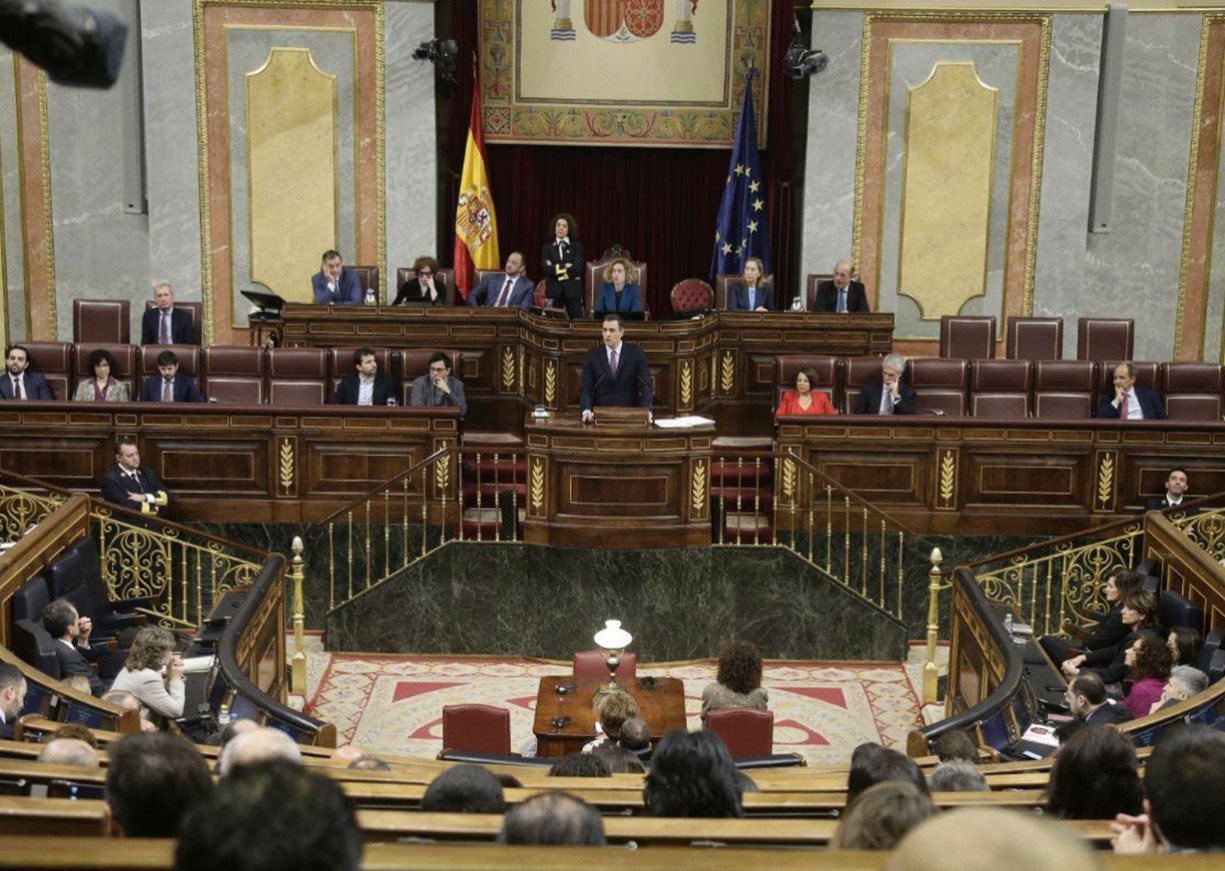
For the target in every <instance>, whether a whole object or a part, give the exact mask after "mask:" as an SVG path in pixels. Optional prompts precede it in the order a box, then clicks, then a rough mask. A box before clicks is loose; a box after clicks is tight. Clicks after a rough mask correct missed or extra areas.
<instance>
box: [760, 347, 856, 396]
mask: <svg viewBox="0 0 1225 871" xmlns="http://www.w3.org/2000/svg"><path fill="white" fill-rule="evenodd" d="M774 360H775V367H776V368H775V373H776V376H775V377H776V378H777V379H778V380H777V382H776V383H775V389H774V407H775V408H778V405H779V403H780V402H782V400H783V393H784V391H787V390H795V376H796V375H797V374H798V373H799V371H800V370H801V369H815V370H816V373H817V383H816V384H815V385H813V389H814V390H816V391H817V392H818V393H824V394H825V395H826V396H827V397H829V401H830V402H831V403H832V404H833V406H834V407H835V408H838V409H841V408H842V407H843V406H841V405H839V404H838V398H839V397H840V396H842V384H841V380H842V379H841V377H840V376H841V374H842V367H841V366H840V365H839V363H840V362H841V361H840V359H839V358H838V357H826V356H820V355H817V354H782V355H779V356H778V357H775V358H774Z"/></svg>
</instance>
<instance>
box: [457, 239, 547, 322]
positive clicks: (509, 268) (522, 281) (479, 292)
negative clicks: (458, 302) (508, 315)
mask: <svg viewBox="0 0 1225 871" xmlns="http://www.w3.org/2000/svg"><path fill="white" fill-rule="evenodd" d="M535 290H536V287H535V285H533V284H532V281H531V279H530V278H528V277H527V275H526V274H525V273H524V269H523V252H521V251H512V252H510V254H509V255H508V256H507V258H506V266H505V267H503V269H502V271H501V272H488V273H486V274H485V277H484V278H482V279H481V282H480V284H478V285H477V286H476V287H474V288H473V289H472V291H471V292H470V293H469V294H468V306H469V308H479V307H481V306H485V307H488V308H530V307H531V305H532V294H533V291H535Z"/></svg>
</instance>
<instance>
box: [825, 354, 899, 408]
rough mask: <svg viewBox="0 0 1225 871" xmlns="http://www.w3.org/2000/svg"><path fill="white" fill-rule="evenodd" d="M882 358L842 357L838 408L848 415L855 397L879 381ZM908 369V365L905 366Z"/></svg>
mask: <svg viewBox="0 0 1225 871" xmlns="http://www.w3.org/2000/svg"><path fill="white" fill-rule="evenodd" d="M882 360H883V358H882V357H844V358H843V359H842V395H841V397H840V398H841V400H842V403H841V405H840V406H839V407H840V408H842V409H843V410H845V411H846V412H848V413H850V412H851V411H852V410H853V409H854V406H855V397H857V396H858V395H859V392H860V391H861V390H863V388H864V385H866V384H868V383H869V382H871V381H879V380H881V362H882ZM906 368H907V369H909V368H910V364H909V363H907V364H906Z"/></svg>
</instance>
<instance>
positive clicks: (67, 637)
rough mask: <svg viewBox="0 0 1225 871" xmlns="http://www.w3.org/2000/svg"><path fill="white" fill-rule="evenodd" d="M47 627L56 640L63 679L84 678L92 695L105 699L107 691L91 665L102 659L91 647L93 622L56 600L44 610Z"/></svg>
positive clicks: (56, 655)
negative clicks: (102, 696)
mask: <svg viewBox="0 0 1225 871" xmlns="http://www.w3.org/2000/svg"><path fill="white" fill-rule="evenodd" d="M43 626H44V627H45V628H46V630H47V633H48V634H49V635H50V636H51V637H52V638H54V639H55V658H56V660H57V661H58V662H59V665H60V676H61V678H67V677H74V676H75V677H83V678H85V681H86V686H87V687H88V691H89V692H90V693H92V694H93V695H95V696H100V695H102V693H103V692H104V691H105V690H106V687H105V686H103V684H102V679H101V678H100V677H98V675H97V673H96V672H95V671H94V670H93V669H92V668H91V667H90V665H89V664H90V663H91V662H96V661H97V660H98V659H99V658H100V654H99V653H98V652H96V651H95V650H94V649H93V648H91V647H90V646H89V635H90V633H91V632H92V631H93V621H92V620H90V619H89V618H88V617H81V616H79V615H78V614H77V609H76V608H75V607H73V604H72V603H71V602H69V601H68V600H67V599H56V600H55V601H54V602H50V603H48V604H47V607H46V608H43Z"/></svg>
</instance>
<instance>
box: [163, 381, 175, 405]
mask: <svg viewBox="0 0 1225 871" xmlns="http://www.w3.org/2000/svg"><path fill="white" fill-rule="evenodd" d="M171 384H172V382H170V381H166V380H164V379H163V380H162V402H174V388H173V387H172V386H171Z"/></svg>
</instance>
